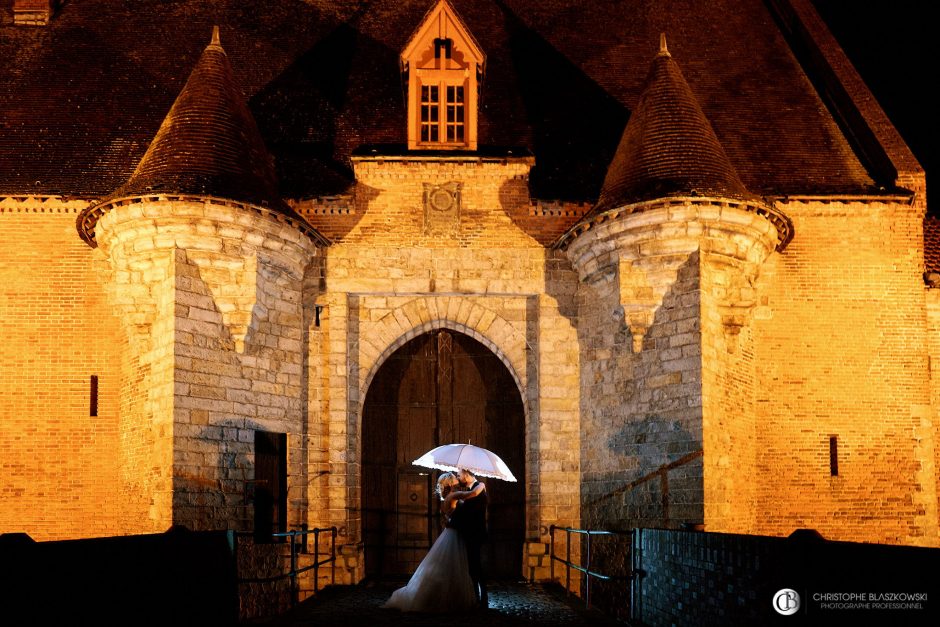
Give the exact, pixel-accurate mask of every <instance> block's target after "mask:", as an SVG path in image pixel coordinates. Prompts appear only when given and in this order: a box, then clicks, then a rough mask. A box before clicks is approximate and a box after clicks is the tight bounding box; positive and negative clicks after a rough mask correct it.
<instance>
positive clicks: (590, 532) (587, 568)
mask: <svg viewBox="0 0 940 627" xmlns="http://www.w3.org/2000/svg"><path fill="white" fill-rule="evenodd" d="M556 530H557V531H564V532H565V545H566V553H565V559H562V558H560V557H558V556H556V555H555V531H556ZM573 533H574V534H578V535H583V536H585V537H586V539H587V542H586V547H585V553H586V554H585V560H584V562H585V563H584V566H581V565H579V564H575V563H574V562H572V561H571V534H573ZM549 534H550V535H551V549H550V557H551V560H550V562H551V566H550V570H551V580H552V581H554V580H555V562H556V561H558V562H561V563H562V564H564V565H565V594H566V595H568V594H571V569H572V568H573V569H575V570H577V571H578V572H582V573H584V574H585V575H587V577H586V581H585V583H584V588H585V590H584V603H585V605H586V606H587V608H588V609H591V578H592V577H593V578H596V579H600V580H602V581H632V580H633V571H632V570H631V571H630V572H628V573H627V574H626V575H605V574H603V573H598V572H594V571H592V570H591V538H592V537H594V536H623V537H630V538H631V542H630V545H631V546H632V545H633V541H632V538H633V532H632V531H605V530H597V529H573V528H571V527H556V526H555V525H552V526H551V527H549ZM628 563H632V561H631V562H628Z"/></svg>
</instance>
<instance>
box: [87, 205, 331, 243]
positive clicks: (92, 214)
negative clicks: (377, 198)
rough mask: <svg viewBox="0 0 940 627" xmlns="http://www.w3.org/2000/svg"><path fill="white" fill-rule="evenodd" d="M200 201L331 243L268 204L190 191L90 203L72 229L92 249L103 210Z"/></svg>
mask: <svg viewBox="0 0 940 627" xmlns="http://www.w3.org/2000/svg"><path fill="white" fill-rule="evenodd" d="M164 201H166V202H173V201H180V202H199V203H213V204H217V205H222V206H225V207H233V208H236V209H241V210H243V211H248V212H253V213H256V214H260V215H265V216H268V217H271V218H273V219H275V220H277V221H278V222H283V223H285V224H290V225H291V226H293V227H294V228H296V229H297V230H299V231H300V232H301V233H303V234H304V235H306V236H307V237H309V238H310V240H311V241H313V243H314V244H316V245H317V246H320V247H326V246H329V245H330V240H328V239H327V238H326V237H324V236H323V235H322V234H320V233H319V232H318V231H317V230H316V229H314V228H313V227H312V226H310V225H309V224H307V223H306V222H304V221H300V220H294V219H292V218H290V217H288V216H285V215H284V214H283V213H281V212H278V211H275V210H273V209H269V208H267V207H261V206H258V205H254V204H251V203H246V202H241V201H237V200H231V199H229V198H217V197H214V196H202V195H192V194H181V195H174V194H154V195H148V196H129V197H126V198H113V199H109V200H107V201H106V202H103V203H100V204H97V205H93V206H91V207H88V208H87V209H85V210H84V211H82V213H81V215H79V216H78V219H77V220H76V223H75V228H76V229H77V230H78V234H79V236H81V238H82V239H83V240H84V241H85V242H86V243H87V244H88V245H89V246H91V247H92V248H95V247H97V246H98V243H97V241H95V225H96V224H97V223H98V220H100V219H101V216H103V215H104V214H105V213H107V212H108V211H110V210H111V209H112V208H113V207H120V206H124V205H132V204H138V203H151V202H164Z"/></svg>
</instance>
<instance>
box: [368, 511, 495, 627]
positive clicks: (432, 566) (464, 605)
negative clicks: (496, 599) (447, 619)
mask: <svg viewBox="0 0 940 627" xmlns="http://www.w3.org/2000/svg"><path fill="white" fill-rule="evenodd" d="M382 607H388V608H394V609H399V610H402V611H404V612H465V611H467V610H469V609H472V608H475V607H477V600H476V591H474V589H473V581H471V579H470V570H469V568H468V567H467V549H466V546H465V545H464V542H463V539H462V538H461V537H460V534H458V533H457V532H456V531H455V530H453V529H450V528H447V529H444V531H442V532H441V535H439V536H438V537H437V540H436V541H435V542H434V545H433V546H431V550H430V551H428V554H427V555H426V556H425V557H424V559H423V560H421V563H420V564H418V568H417V570H415V572H414V574H413V575H412V576H411V579H410V580H409V581H408V585H407V586H405V587H404V588H399V589H398V590H396V591H395V592H393V593H392V596H391V598H390V599H389V600H388V601H386V603H385V605H383V606H382Z"/></svg>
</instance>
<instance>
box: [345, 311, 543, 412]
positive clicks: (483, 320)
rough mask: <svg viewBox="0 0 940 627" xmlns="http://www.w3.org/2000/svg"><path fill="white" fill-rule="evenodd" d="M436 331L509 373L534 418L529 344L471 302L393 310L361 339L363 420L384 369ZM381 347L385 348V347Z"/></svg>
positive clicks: (501, 320) (505, 323)
mask: <svg viewBox="0 0 940 627" xmlns="http://www.w3.org/2000/svg"><path fill="white" fill-rule="evenodd" d="M436 329H450V330H452V331H458V332H460V333H464V334H465V335H468V336H470V337H472V338H473V339H475V340H477V341H478V342H480V343H481V344H483V345H484V346H486V347H487V348H488V349H489V350H491V351H492V352H493V354H494V355H496V356H497V357H498V358H499V360H500V361H502V362H503V364H504V365H505V366H506V368H507V369H508V370H509V373H510V374H511V375H512V378H513V379H514V380H515V382H516V386H517V387H518V388H519V394H520V396H522V403H523V408H524V410H525V413H526V416H528V415H529V409H530V408H529V393H528V383H529V379H530V374H531V373H529V372H527V369H526V345H527V342H526V339H525V336H524V335H523V333H521V332H520V331H519V330H518V329H517V328H515V326H513V325H512V323H510V322H509V321H508V320H506V319H505V318H503V317H502V316H501V315H499V314H498V313H497V312H496V311H494V310H493V309H491V308H489V307H486V306H484V305H483V304H481V303H479V302H474V301H473V300H471V299H469V298H465V297H454V296H451V297H436V298H415V299H414V300H411V301H409V302H407V303H405V304H404V305H402V306H401V307H399V308H397V309H394V310H392V311H391V312H389V313H388V314H386V315H385V316H384V317H382V318H381V319H380V320H378V321H377V322H376V323H375V326H374V327H370V328H369V330H368V331H367V332H365V333H362V332H361V334H360V338H359V367H360V370H359V372H360V375H359V382H358V384H359V389H358V401H359V403H358V405H359V407H358V412H357V413H358V415H361V414H362V404H363V403H365V397H366V392H367V391H368V389H369V385H370V384H371V383H372V379H373V377H375V374H376V372H378V370H379V368H380V367H381V366H382V364H383V363H384V362H385V361H386V360H387V359H388V357H389V356H390V355H391V354H392V353H394V352H395V351H396V350H398V349H399V348H401V347H402V346H403V345H404V344H405V343H406V342H408V341H409V340H411V339H414V338H416V337H418V336H419V335H421V334H423V333H427V332H429V331H433V330H436ZM380 346H381V347H380Z"/></svg>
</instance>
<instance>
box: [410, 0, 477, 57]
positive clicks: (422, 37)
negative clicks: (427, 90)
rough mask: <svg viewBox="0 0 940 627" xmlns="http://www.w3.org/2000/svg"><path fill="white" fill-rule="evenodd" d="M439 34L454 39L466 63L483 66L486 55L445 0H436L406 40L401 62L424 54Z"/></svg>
mask: <svg viewBox="0 0 940 627" xmlns="http://www.w3.org/2000/svg"><path fill="white" fill-rule="evenodd" d="M440 33H444V34H447V35H448V36H450V37H451V38H456V39H457V40H458V41H459V42H460V44H461V47H462V50H461V52H462V53H463V55H464V56H465V59H466V61H467V62H473V63H479V64H481V65H482V64H483V63H484V62H485V61H486V55H485V54H484V53H483V49H482V48H481V47H480V44H479V43H477V40H476V39H475V38H474V37H473V33H471V32H470V29H469V28H467V26H466V24H464V22H463V20H462V19H460V15H459V14H458V13H457V11H456V10H455V9H454V7H453V5H451V3H450V2H448V1H447V0H438V1H437V3H436V4H435V5H434V6H432V7H431V8H430V9H429V10H428V12H427V14H426V15H425V16H424V18H423V19H422V20H421V22H420V23H419V24H418V27H417V28H416V29H415V31H414V32H413V33H412V34H411V37H409V38H408V43H407V44H405V47H404V49H403V50H402V52H401V58H402V60H403V61H406V60H411V59H415V58H416V57H417V56H419V55H421V54H422V53H423V52H424V48H426V47H427V46H428V43H429V41H430V40H433V39H436V38H437V37H438V35H439V34H440Z"/></svg>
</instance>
